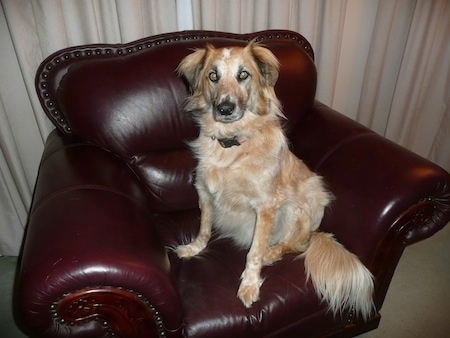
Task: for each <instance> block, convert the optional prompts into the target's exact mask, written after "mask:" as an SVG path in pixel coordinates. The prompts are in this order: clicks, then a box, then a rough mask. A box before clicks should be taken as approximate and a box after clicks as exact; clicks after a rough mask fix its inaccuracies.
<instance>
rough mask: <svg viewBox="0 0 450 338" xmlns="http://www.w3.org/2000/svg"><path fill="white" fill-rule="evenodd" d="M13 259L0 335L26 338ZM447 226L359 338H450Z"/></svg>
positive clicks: (8, 262)
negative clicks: (16, 309)
mask: <svg viewBox="0 0 450 338" xmlns="http://www.w3.org/2000/svg"><path fill="white" fill-rule="evenodd" d="M16 264H17V257H0V336H1V337H7V338H21V337H26V336H25V335H24V334H23V333H22V332H21V331H20V330H19V329H18V328H17V326H16V325H15V321H14V317H13V314H12V313H13V311H12V308H13V305H12V299H13V297H12V289H13V283H14V278H15V272H16ZM449 311H450V225H448V226H447V227H445V228H444V230H442V231H440V232H438V233H437V234H436V235H434V236H433V237H431V238H430V239H427V240H425V241H422V242H420V243H417V244H414V245H412V246H410V247H408V248H406V250H405V253H404V254H403V256H402V258H401V259H400V263H399V265H398V267H397V270H396V271H395V275H394V278H393V280H392V283H391V286H390V288H389V291H388V294H387V297H386V300H385V303H384V305H383V308H382V309H381V315H382V317H381V323H380V326H379V328H378V329H377V330H375V331H371V332H368V333H366V334H364V335H362V336H360V338H382V337H383V338H384V337H394V338H428V337H433V338H447V337H450V320H449V319H448V318H449Z"/></svg>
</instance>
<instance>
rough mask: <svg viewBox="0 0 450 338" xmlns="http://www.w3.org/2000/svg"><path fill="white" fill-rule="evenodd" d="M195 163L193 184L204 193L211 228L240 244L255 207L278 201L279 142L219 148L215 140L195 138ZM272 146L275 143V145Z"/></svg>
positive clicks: (248, 234)
mask: <svg viewBox="0 0 450 338" xmlns="http://www.w3.org/2000/svg"><path fill="white" fill-rule="evenodd" d="M197 142H198V143H197V147H198V148H197V150H198V155H199V156H198V158H199V164H198V166H197V182H196V187H197V190H198V191H199V193H202V194H206V195H207V196H208V198H209V200H210V201H211V202H212V206H213V210H214V227H215V228H216V229H217V230H218V231H219V233H220V234H221V235H223V236H226V237H232V238H233V239H234V241H235V242H236V243H237V244H238V245H240V246H243V247H248V246H249V245H250V244H251V241H252V238H253V232H254V227H255V223H256V212H255V210H256V209H257V208H259V207H260V206H262V205H265V204H267V203H275V204H276V203H280V204H281V201H282V199H280V196H278V195H277V194H278V188H279V186H280V182H279V180H280V176H281V172H280V169H281V166H280V163H279V158H280V152H281V151H284V150H283V146H282V145H281V146H280V143H274V142H269V143H270V144H271V146H270V147H269V146H267V145H265V146H263V145H258V144H257V145H256V146H255V143H257V142H259V141H258V140H256V141H255V140H248V141H246V142H244V143H243V144H241V145H240V146H233V147H231V148H222V147H221V146H220V144H219V143H218V141H217V140H213V139H211V138H207V137H203V138H202V139H199V140H198V141H197ZM275 145H276V146H275Z"/></svg>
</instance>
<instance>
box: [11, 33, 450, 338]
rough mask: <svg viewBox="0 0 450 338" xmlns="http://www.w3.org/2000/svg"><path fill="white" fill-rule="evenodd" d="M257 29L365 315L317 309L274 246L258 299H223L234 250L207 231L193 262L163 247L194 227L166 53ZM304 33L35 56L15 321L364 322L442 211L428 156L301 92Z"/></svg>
mask: <svg viewBox="0 0 450 338" xmlns="http://www.w3.org/2000/svg"><path fill="white" fill-rule="evenodd" d="M251 39H257V40H259V41H261V42H262V43H264V44H265V45H266V46H267V47H269V48H270V49H271V50H272V51H273V52H274V53H275V55H276V56H277V57H278V58H279V59H280V62H281V72H280V78H279V80H278V83H277V85H276V88H275V90H276V93H277V95H278V96H279V98H280V100H281V101H282V103H283V106H284V111H285V113H286V115H287V117H288V121H287V122H286V126H285V127H286V131H287V135H288V136H289V138H290V140H291V143H292V149H293V151H294V152H295V153H296V154H297V155H298V156H299V157H300V158H302V159H303V160H304V161H305V162H306V163H307V164H308V165H309V166H310V167H311V168H312V169H313V170H315V171H317V172H319V173H320V174H321V175H323V176H324V178H325V180H326V182H327V184H328V186H329V188H330V190H331V191H332V192H333V193H334V195H335V196H336V200H335V201H334V203H333V205H332V207H330V208H329V209H328V211H327V213H326V215H325V217H324V219H323V222H322V226H321V227H322V229H323V230H326V231H329V232H333V233H334V234H335V235H336V237H337V238H338V240H339V241H340V242H341V243H343V244H344V245H345V246H346V247H347V248H348V249H349V250H350V251H352V252H354V253H355V254H357V255H358V256H359V257H360V259H361V260H362V262H363V263H364V264H366V266H368V267H369V269H370V270H371V272H372V273H373V275H374V276H375V282H376V292H375V295H374V297H375V298H374V299H375V304H376V309H377V312H376V313H375V314H374V316H373V317H372V318H371V319H370V320H369V321H368V322H362V321H361V320H359V319H358V318H356V316H353V313H352V311H349V312H346V313H343V314H342V316H337V317H336V318H334V317H333V315H332V314H331V313H328V312H327V309H326V304H323V303H321V302H320V301H319V300H318V298H317V296H316V294H315V292H314V288H313V287H312V285H311V284H310V281H307V280H306V276H305V273H304V265H303V260H302V259H295V258H296V257H295V256H293V255H287V256H286V257H284V259H283V260H281V261H280V262H277V263H276V264H274V265H273V266H270V267H266V268H264V269H263V277H264V278H265V282H264V284H263V285H262V288H261V297H260V300H259V301H258V302H256V303H255V304H254V305H253V306H252V307H251V308H249V309H246V308H245V307H244V306H243V305H242V304H241V302H240V300H239V299H238V298H237V296H236V293H237V288H238V285H239V276H240V274H241V272H242V270H243V267H244V264H245V256H246V252H243V251H240V250H238V249H236V248H234V247H233V245H232V244H231V243H230V242H228V241H227V240H223V239H222V240H219V239H217V238H214V239H213V240H212V241H211V243H210V245H209V246H208V248H207V249H206V250H205V251H204V252H203V253H202V254H201V255H199V256H198V257H195V258H192V259H188V260H181V259H179V258H178V257H177V256H176V255H175V254H174V252H173V249H174V248H175V247H176V246H177V245H178V244H180V243H187V242H190V241H191V240H192V238H193V237H194V236H195V235H196V232H197V230H198V225H199V211H198V208H197V196H196V193H195V190H194V188H193V185H192V181H193V179H194V178H193V175H192V173H193V169H194V167H195V160H194V158H193V157H192V155H191V153H190V151H189V149H188V148H187V147H186V141H187V140H191V139H193V138H195V137H196V134H197V127H196V126H195V124H194V123H193V122H192V120H191V118H190V116H188V115H187V114H186V113H184V112H183V111H182V105H183V100H184V98H185V97H186V95H187V87H186V84H185V83H184V82H183V80H182V79H181V78H179V77H177V75H176V72H175V69H176V66H177V64H178V63H179V61H180V60H181V59H182V58H183V57H184V56H185V55H187V54H188V53H190V52H191V50H192V49H193V48H196V47H202V46H204V45H205V44H206V43H211V44H214V45H216V46H225V45H243V44H245V43H246V42H247V41H249V40H251ZM313 59H314V55H313V50H312V48H311V46H310V44H309V43H308V42H307V41H306V40H305V39H304V38H303V37H302V36H301V35H299V34H297V33H294V32H290V31H265V32H259V33H253V34H244V35H237V34H229V33H220V32H207V31H186V32H177V33H171V34H164V35H159V36H154V37H149V38H146V39H143V40H139V41H135V42H132V43H129V44H123V45H104V44H102V45H85V46H79V47H73V48H67V49H64V50H61V51H59V52H56V53H55V54H53V55H51V56H49V57H48V58H47V59H46V60H45V61H44V62H43V63H42V65H41V66H40V68H39V69H38V72H37V77H36V87H37V93H38V96H39V98H40V101H41V103H42V106H43V108H44V110H45V112H46V114H47V115H48V117H49V118H50V119H51V121H52V122H53V123H54V124H55V126H56V130H55V131H53V132H52V133H51V134H50V136H49V137H48V140H47V143H46V147H45V151H44V154H43V157H42V162H41V164H40V170H39V176H38V180H37V184H36V189H35V194H34V200H33V204H32V208H31V211H30V216H29V224H28V229H27V233H26V238H25V242H24V245H23V254H22V259H21V266H20V275H19V283H18V289H17V296H18V309H19V313H20V316H21V318H22V320H23V324H24V327H25V328H27V330H28V331H29V332H30V334H31V335H33V336H43V337H108V336H119V337H226V338H229V337H233V338H237V337H284V338H285V337H319V336H333V335H335V336H339V337H341V336H353V335H356V334H358V333H362V332H365V331H368V330H372V329H374V328H376V327H377V326H378V322H379V320H380V314H379V312H378V310H380V308H381V306H382V304H383V300H384V297H385V295H386V292H387V289H388V286H389V283H390V280H391V278H392V275H393V272H394V270H395V267H396V265H397V262H398V260H399V258H400V256H401V254H402V252H403V249H404V248H405V246H406V245H408V244H411V243H414V242H416V241H419V240H422V239H425V238H427V237H429V236H431V235H432V234H434V233H435V232H436V231H438V230H439V229H441V228H442V227H443V226H444V225H445V224H446V223H447V222H448V221H449V218H450V177H449V175H448V174H447V173H446V172H445V171H444V170H443V169H441V168H439V167H438V166H436V165H434V164H432V163H430V162H429V161H427V160H425V159H423V158H421V157H419V156H417V155H415V154H413V153H411V152H409V151H407V150H405V149H403V148H401V147H400V146H398V145H395V144H393V143H392V142H390V141H388V140H386V139H385V138H383V137H381V136H379V135H377V134H375V133H374V132H372V131H370V130H368V129H367V128H365V127H363V126H361V125H360V124H358V123H356V122H354V121H352V120H350V119H348V118H346V117H344V116H343V115H341V114H339V113H337V112H335V111H333V110H331V109H330V108H328V107H327V106H325V105H323V104H321V103H319V102H316V101H315V100H314V94H315V88H316V69H315V66H314V63H313Z"/></svg>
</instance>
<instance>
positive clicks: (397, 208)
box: [292, 102, 450, 306]
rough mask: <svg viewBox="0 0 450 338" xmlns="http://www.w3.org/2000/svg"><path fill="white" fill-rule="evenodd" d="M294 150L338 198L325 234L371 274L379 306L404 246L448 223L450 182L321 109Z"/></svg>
mask: <svg viewBox="0 0 450 338" xmlns="http://www.w3.org/2000/svg"><path fill="white" fill-rule="evenodd" d="M292 144H293V149H294V151H295V152H296V154H297V155H298V156H299V157H300V158H302V159H303V160H304V161H305V163H306V164H308V165H309V166H310V167H311V168H312V169H313V170H315V171H316V172H318V173H319V174H321V175H322V176H324V179H325V181H326V183H327V184H328V187H329V189H330V190H331V192H332V193H333V194H334V195H335V200H334V201H333V203H332V205H331V207H330V208H329V209H328V210H327V213H326V215H325V217H324V220H323V223H322V225H321V228H322V229H323V230H324V231H329V232H332V233H334V234H335V235H336V237H337V239H338V240H339V241H340V242H341V243H342V244H344V245H345V246H346V247H347V248H348V249H350V250H351V251H352V252H354V253H355V254H357V255H358V256H359V257H360V259H361V260H362V261H363V262H364V263H365V264H366V265H367V266H368V267H369V269H370V270H371V271H372V273H373V274H374V275H375V278H376V284H377V297H378V298H377V299H378V301H377V303H378V305H379V306H381V304H382V301H383V300H384V296H385V293H386V291H387V287H388V285H389V283H390V280H391V277H392V275H393V272H394V269H395V266H396V265H397V263H398V259H399V258H400V256H401V254H402V252H403V250H404V248H405V246H406V245H408V244H412V243H414V242H417V241H420V240H422V239H425V238H427V237H430V236H431V235H433V234H434V233H435V232H437V231H438V230H440V229H442V228H443V227H444V226H445V225H446V224H447V223H448V221H449V219H450V176H449V174H448V173H447V172H446V171H445V170H443V169H442V168H440V167H439V166H437V165H435V164H433V163H432V162H430V161H428V160H426V159H424V158H422V157H420V156H418V155H416V154H414V153H412V152H411V151H409V150H406V149H405V148H403V147H401V146H399V145H397V144H395V143H393V142H391V141H389V140H387V139H386V138H384V137H382V136H380V135H378V134H376V133H374V132H372V131H371V130H369V129H368V128H366V127H364V126H362V125H360V124H359V123H357V122H355V121H353V120H351V119H349V118H347V117H345V116H343V115H341V114H339V113H338V112H336V111H334V110H332V109H330V108H329V107H327V106H325V105H323V104H321V103H319V102H316V103H315V104H314V106H313V108H312V110H311V111H310V112H308V113H307V114H306V115H305V116H304V118H303V119H302V120H301V121H300V122H299V124H298V125H297V127H296V128H295V130H294V132H293V136H292Z"/></svg>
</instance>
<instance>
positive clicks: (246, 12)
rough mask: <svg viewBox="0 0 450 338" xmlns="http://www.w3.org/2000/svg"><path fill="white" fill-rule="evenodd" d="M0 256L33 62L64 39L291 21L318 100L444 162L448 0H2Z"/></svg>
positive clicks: (26, 169) (29, 173)
mask: <svg viewBox="0 0 450 338" xmlns="http://www.w3.org/2000/svg"><path fill="white" fill-rule="evenodd" d="M0 3H1V7H0V60H1V62H0V132H1V134H0V150H1V152H0V254H4V255H17V254H19V249H20V245H21V241H22V237H23V232H24V228H25V225H26V220H27V212H28V209H29V207H30V203H31V196H32V192H33V189H34V184H35V180H36V175H37V169H38V165H39V161H40V157H41V154H42V150H43V147H44V142H45V140H46V138H47V135H48V133H49V132H50V131H51V130H52V129H53V126H52V125H51V123H50V122H49V121H48V119H47V118H46V117H45V115H44V113H43V112H42V109H41V107H40V103H39V101H38V99H37V97H36V95H35V89H34V75H35V72H36V69H37V67H38V65H39V64H40V62H41V61H42V60H43V59H44V58H45V57H47V56H48V55H50V54H51V53H53V52H54V51H56V50H59V49H61V48H64V47H68V46H74V45H80V44H86V43H123V42H129V41H133V40H136V39H139V38H142V37H145V36H149V35H155V34H159V33H165V32H171V31H177V30H186V29H205V30H220V31H228V32H235V33H247V32H254V31H259V30H265V29H290V30H294V31H297V32H299V33H301V34H303V35H304V36H305V37H306V38H307V39H308V40H309V41H310V42H311V44H312V45H313V48H314V51H315V55H316V65H317V69H318V88H317V99H319V100H320V101H322V102H324V103H325V104H327V105H330V106H331V107H333V108H334V109H336V110H338V111H340V112H341V113H343V114H345V115H347V116H349V117H350V118H353V119H355V120H357V121H359V122H361V123H363V124H365V125H366V126H368V127H370V128H372V129H373V130H375V131H376V132H378V133H380V134H381V135H384V136H386V137H388V138H389V139H391V140H393V141H395V142H397V143H399V144H401V145H403V146H405V147H407V148H409V149H411V150H413V151H415V152H417V153H418V154H420V155H422V156H424V157H426V158H429V159H430V160H432V161H435V162H436V163H437V164H439V165H441V166H443V167H444V168H446V169H447V170H450V112H449V97H450V44H449V43H448V36H449V34H450V1H447V0H433V1H429V0H379V1H374V0H258V1H251V0H229V1H222V0H116V1H112V0H111V1H104V0H77V1H71V0H1V2H0Z"/></svg>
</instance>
